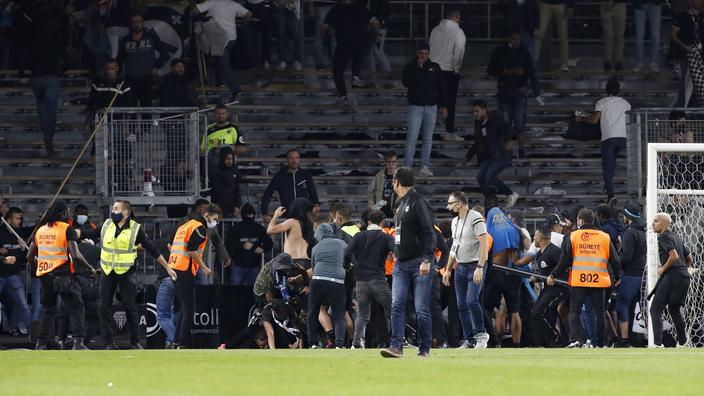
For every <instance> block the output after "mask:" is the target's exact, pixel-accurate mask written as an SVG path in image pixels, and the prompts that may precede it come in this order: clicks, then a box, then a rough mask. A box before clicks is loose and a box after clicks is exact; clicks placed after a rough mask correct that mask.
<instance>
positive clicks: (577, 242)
mask: <svg viewBox="0 0 704 396" xmlns="http://www.w3.org/2000/svg"><path fill="white" fill-rule="evenodd" d="M570 242H571V243H572V268H571V271H570V276H569V280H568V283H569V285H570V286H576V287H594V288H602V289H604V288H608V287H611V277H610V276H609V268H608V262H609V253H610V247H611V238H609V234H607V233H605V232H603V231H600V230H593V229H586V230H577V231H574V232H572V234H570Z"/></svg>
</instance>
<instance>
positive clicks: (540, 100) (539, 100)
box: [535, 95, 545, 106]
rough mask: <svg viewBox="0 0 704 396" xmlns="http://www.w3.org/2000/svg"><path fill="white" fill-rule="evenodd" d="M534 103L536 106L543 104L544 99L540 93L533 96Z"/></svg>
mask: <svg viewBox="0 0 704 396" xmlns="http://www.w3.org/2000/svg"><path fill="white" fill-rule="evenodd" d="M535 103H537V104H538V106H545V100H544V99H543V97H542V96H540V95H538V96H536V97H535Z"/></svg>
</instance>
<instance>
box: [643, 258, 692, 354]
mask: <svg viewBox="0 0 704 396" xmlns="http://www.w3.org/2000/svg"><path fill="white" fill-rule="evenodd" d="M689 282H690V279H689V277H688V276H685V275H684V274H680V273H678V272H674V271H672V270H669V271H667V272H666V273H665V274H664V275H663V278H662V282H660V286H658V289H657V290H656V291H655V296H653V303H652V304H651V305H650V318H651V320H652V321H653V338H654V341H655V344H656V345H662V313H663V312H664V311H665V307H667V310H668V311H669V312H670V316H671V317H672V324H673V325H674V326H675V330H677V343H678V344H680V345H684V344H685V343H686V342H687V333H686V332H685V327H684V318H683V317H682V313H681V312H680V308H681V307H682V305H684V303H685V300H686V299H687V291H689Z"/></svg>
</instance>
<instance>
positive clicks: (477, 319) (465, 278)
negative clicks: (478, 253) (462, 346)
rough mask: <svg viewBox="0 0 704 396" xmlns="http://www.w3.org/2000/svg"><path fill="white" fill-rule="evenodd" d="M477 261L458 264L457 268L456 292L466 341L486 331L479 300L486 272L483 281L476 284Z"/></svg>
mask: <svg viewBox="0 0 704 396" xmlns="http://www.w3.org/2000/svg"><path fill="white" fill-rule="evenodd" d="M476 269H477V263H476V262H475V263H472V264H458V265H457V267H456V268H455V294H456V295H457V310H458V311H459V313H460V322H462V334H463V335H464V339H465V341H468V340H470V339H472V337H473V336H474V335H475V334H477V333H484V332H485V331H486V330H485V329H484V309H483V308H482V305H481V303H480V302H479V293H481V291H482V285H483V284H484V279H485V278H486V274H483V275H482V282H481V283H480V284H478V285H477V284H475V283H474V280H473V277H474V271H475V270H476Z"/></svg>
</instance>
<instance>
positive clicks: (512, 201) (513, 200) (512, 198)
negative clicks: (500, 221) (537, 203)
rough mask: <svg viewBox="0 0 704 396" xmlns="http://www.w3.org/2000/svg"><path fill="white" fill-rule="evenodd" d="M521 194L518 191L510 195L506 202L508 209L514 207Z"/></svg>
mask: <svg viewBox="0 0 704 396" xmlns="http://www.w3.org/2000/svg"><path fill="white" fill-rule="evenodd" d="M520 197H521V196H520V194H518V193H517V192H514V193H513V194H511V195H509V196H508V202H507V203H506V209H509V208H512V207H513V205H515V204H516V201H518V198H520Z"/></svg>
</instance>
